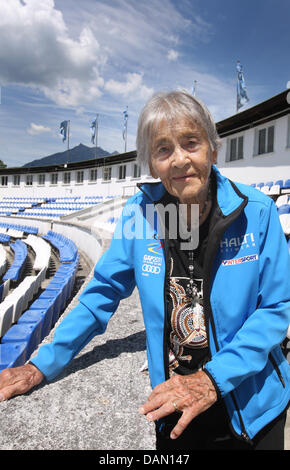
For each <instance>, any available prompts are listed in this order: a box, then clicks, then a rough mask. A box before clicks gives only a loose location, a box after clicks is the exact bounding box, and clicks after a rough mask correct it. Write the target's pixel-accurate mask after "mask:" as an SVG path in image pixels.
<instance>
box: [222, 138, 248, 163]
mask: <svg viewBox="0 0 290 470" xmlns="http://www.w3.org/2000/svg"><path fill="white" fill-rule="evenodd" d="M242 158H244V136H239V137H234V138H233V139H228V140H227V154H226V162H233V161H235V160H241V159H242Z"/></svg>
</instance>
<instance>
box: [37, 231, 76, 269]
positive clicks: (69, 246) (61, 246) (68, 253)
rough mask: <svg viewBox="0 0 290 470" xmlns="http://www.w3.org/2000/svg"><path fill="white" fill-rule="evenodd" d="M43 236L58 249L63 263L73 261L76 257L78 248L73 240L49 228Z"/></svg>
mask: <svg viewBox="0 0 290 470" xmlns="http://www.w3.org/2000/svg"><path fill="white" fill-rule="evenodd" d="M42 238H44V239H45V240H47V241H49V242H50V243H51V244H52V245H53V246H54V247H55V248H56V249H57V250H58V252H59V259H60V262H61V263H71V262H73V261H74V260H75V259H76V256H77V252H78V249H77V247H76V245H75V243H74V242H73V241H72V240H69V239H68V238H66V237H64V236H63V235H61V234H60V233H57V232H53V231H52V230H49V232H48V233H47V234H46V235H44V236H43V237H42Z"/></svg>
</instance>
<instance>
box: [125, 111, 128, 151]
mask: <svg viewBox="0 0 290 470" xmlns="http://www.w3.org/2000/svg"><path fill="white" fill-rule="evenodd" d="M126 113H127V118H126V131H125V153H126V151H127V127H128V106H126Z"/></svg>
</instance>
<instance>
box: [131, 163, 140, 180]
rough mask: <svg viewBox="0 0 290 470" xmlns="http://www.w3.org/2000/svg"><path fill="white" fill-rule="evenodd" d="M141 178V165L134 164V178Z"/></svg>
mask: <svg viewBox="0 0 290 470" xmlns="http://www.w3.org/2000/svg"><path fill="white" fill-rule="evenodd" d="M140 176H141V167H140V165H137V164H136V163H134V167H133V178H140Z"/></svg>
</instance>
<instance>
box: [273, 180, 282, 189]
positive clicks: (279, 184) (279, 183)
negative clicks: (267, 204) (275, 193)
mask: <svg viewBox="0 0 290 470" xmlns="http://www.w3.org/2000/svg"><path fill="white" fill-rule="evenodd" d="M275 184H277V185H278V186H280V188H281V187H282V186H283V180H278V181H276V182H275Z"/></svg>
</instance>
